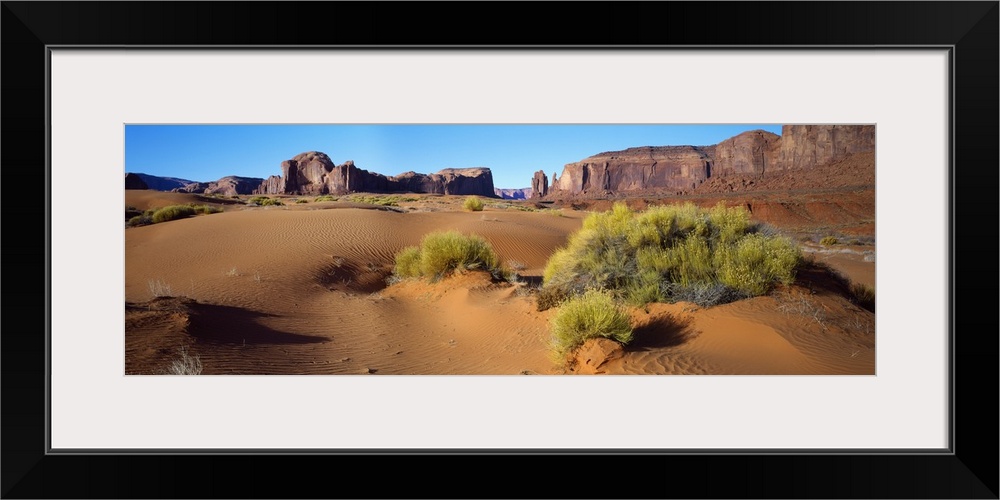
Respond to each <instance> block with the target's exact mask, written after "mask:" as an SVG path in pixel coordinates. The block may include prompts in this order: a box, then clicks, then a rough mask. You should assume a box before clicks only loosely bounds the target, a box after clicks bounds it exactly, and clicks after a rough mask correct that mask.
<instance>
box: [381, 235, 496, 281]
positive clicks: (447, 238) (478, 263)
mask: <svg viewBox="0 0 1000 500" xmlns="http://www.w3.org/2000/svg"><path fill="white" fill-rule="evenodd" d="M456 269H479V270H483V271H488V272H490V273H491V274H492V275H493V276H494V277H496V278H499V279H506V277H507V276H508V274H509V271H508V270H507V269H505V268H503V267H502V266H501V265H500V258H499V257H498V256H497V254H496V253H495V252H494V251H493V248H492V247H491V246H490V244H489V243H488V242H487V241H486V240H485V239H483V238H482V237H481V236H477V235H470V236H466V235H463V234H462V233H460V232H458V231H448V232H436V233H430V234H428V235H426V236H424V238H423V240H421V242H420V246H419V247H407V248H404V249H403V250H401V251H400V252H399V253H397V254H396V267H395V274H396V275H397V276H399V277H400V278H419V277H424V278H430V279H432V280H436V279H440V278H441V277H443V276H444V275H446V274H448V273H449V272H452V271H454V270H456Z"/></svg>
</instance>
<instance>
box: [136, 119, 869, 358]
mask: <svg viewBox="0 0 1000 500" xmlns="http://www.w3.org/2000/svg"><path fill="white" fill-rule="evenodd" d="M124 212H125V214H124V222H123V231H124V240H125V253H124V255H125V261H124V267H125V283H124V292H125V297H124V301H125V316H124V339H123V355H124V359H125V374H126V375H354V376H364V375H368V376H370V375H875V373H876V331H875V303H876V295H875V290H876V283H875V266H876V259H875V255H876V252H875V243H876V242H875V234H876V233H875V227H876V226H875V214H876V206H875V126H874V125H870V124H835V125H830V124H747V125H734V124H726V125H701V124H699V125H645V124H643V125H582V124H580V125H576V124H573V125H559V124H551V125H548V124H538V125H516V124H511V125H507V124H503V125H479V124H465V125H417V124H413V125H314V124H308V125H125V154H124Z"/></svg>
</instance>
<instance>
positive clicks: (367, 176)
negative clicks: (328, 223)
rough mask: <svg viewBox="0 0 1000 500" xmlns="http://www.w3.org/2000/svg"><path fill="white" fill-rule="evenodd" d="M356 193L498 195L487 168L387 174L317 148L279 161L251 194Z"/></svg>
mask: <svg viewBox="0 0 1000 500" xmlns="http://www.w3.org/2000/svg"><path fill="white" fill-rule="evenodd" d="M356 192H369V193H385V192H413V193H434V194H454V195H479V196H485V197H490V198H494V197H496V196H497V195H496V194H495V191H494V187H493V173H492V172H491V171H490V169H488V168H448V169H444V170H441V171H438V172H437V173H433V174H418V173H416V172H406V173H403V174H399V175H397V176H393V177H390V176H385V175H382V174H378V173H375V172H369V171H367V170H362V169H360V168H358V167H356V166H355V165H354V162H353V161H347V162H345V163H343V164H341V165H335V164H334V163H333V162H332V161H331V160H330V157H329V156H327V155H326V154H325V153H321V152H318V151H309V152H306V153H302V154H299V155H296V156H295V157H294V158H292V159H290V160H286V161H283V162H281V175H272V176H271V177H268V178H267V179H265V180H264V181H263V182H262V183H261V184H260V186H259V187H257V189H255V190H254V191H253V194H308V195H318V194H336V195H340V194H347V193H356Z"/></svg>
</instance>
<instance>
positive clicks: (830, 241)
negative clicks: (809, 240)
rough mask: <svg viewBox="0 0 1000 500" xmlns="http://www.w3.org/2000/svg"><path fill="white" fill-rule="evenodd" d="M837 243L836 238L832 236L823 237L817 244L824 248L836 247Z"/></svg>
mask: <svg viewBox="0 0 1000 500" xmlns="http://www.w3.org/2000/svg"><path fill="white" fill-rule="evenodd" d="M837 242H838V240H837V238H835V237H833V236H824V237H823V238H822V239H821V240H819V244H820V245H823V246H825V247H829V246H833V245H836V244H837Z"/></svg>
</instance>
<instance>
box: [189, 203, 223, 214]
mask: <svg viewBox="0 0 1000 500" xmlns="http://www.w3.org/2000/svg"><path fill="white" fill-rule="evenodd" d="M191 208H193V209H194V213H196V214H217V213H219V212H221V211H222V209H221V208H219V207H216V206H212V205H192V206H191Z"/></svg>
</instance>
